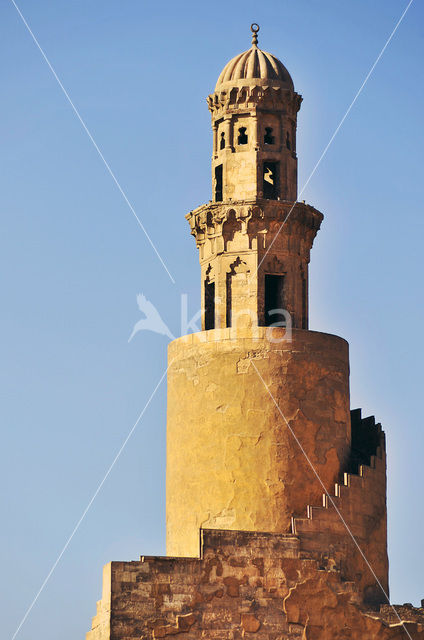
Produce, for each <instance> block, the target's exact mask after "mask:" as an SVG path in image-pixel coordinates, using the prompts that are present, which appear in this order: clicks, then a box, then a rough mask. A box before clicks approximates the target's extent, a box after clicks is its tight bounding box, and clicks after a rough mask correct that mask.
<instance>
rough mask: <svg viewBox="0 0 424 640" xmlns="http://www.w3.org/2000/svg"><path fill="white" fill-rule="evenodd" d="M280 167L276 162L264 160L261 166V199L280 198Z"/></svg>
mask: <svg viewBox="0 0 424 640" xmlns="http://www.w3.org/2000/svg"><path fill="white" fill-rule="evenodd" d="M279 173H280V165H279V163H278V162H269V161H268V160H266V161H265V162H264V165H263V185H262V191H263V197H264V198H266V199H267V200H277V198H278V197H279V196H280V184H279V183H280V181H279Z"/></svg>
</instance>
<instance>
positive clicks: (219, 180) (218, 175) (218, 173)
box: [215, 164, 222, 202]
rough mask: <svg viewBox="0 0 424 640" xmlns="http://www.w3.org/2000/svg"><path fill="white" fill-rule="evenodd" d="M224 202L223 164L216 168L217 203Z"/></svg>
mask: <svg viewBox="0 0 424 640" xmlns="http://www.w3.org/2000/svg"><path fill="white" fill-rule="evenodd" d="M221 201H222V164H219V165H218V166H217V167H215V202H221Z"/></svg>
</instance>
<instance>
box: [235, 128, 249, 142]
mask: <svg viewBox="0 0 424 640" xmlns="http://www.w3.org/2000/svg"><path fill="white" fill-rule="evenodd" d="M246 131H247V129H246V127H240V129H239V135H238V139H237V142H238V144H247V133H246Z"/></svg>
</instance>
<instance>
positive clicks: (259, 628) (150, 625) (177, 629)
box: [87, 531, 424, 640]
mask: <svg viewBox="0 0 424 640" xmlns="http://www.w3.org/2000/svg"><path fill="white" fill-rule="evenodd" d="M201 542H202V544H201V558H200V559H194V558H158V557H156V558H155V557H144V558H141V560H140V562H113V563H111V565H108V568H107V572H108V574H109V575H110V578H108V580H107V581H106V586H105V588H104V594H103V600H102V601H101V602H100V603H99V604H98V614H97V616H96V617H95V618H94V619H93V628H92V631H90V632H89V633H88V634H87V640H154V639H157V638H166V637H168V636H179V637H181V640H200V639H202V640H206V639H207V640H241V639H242V638H245V637H247V638H249V637H251V638H255V640H299V639H300V638H301V639H303V640H364V639H366V640H377V639H378V640H400V639H402V640H403V639H404V638H405V637H406V636H405V630H404V629H403V628H402V625H400V624H399V620H398V619H397V618H396V619H395V620H393V615H390V612H389V613H388V612H387V608H384V610H383V613H382V614H380V613H379V612H378V610H373V611H370V610H367V609H366V608H365V607H364V606H363V605H361V603H360V597H359V596H358V593H357V589H356V586H355V584H354V583H352V582H348V581H345V580H343V579H341V575H340V573H339V571H338V570H337V569H336V568H335V567H322V566H320V564H319V563H318V562H317V561H316V560H313V559H308V558H302V556H301V551H300V547H299V539H298V538H296V537H295V536H291V535H278V534H269V533H247V532H237V531H203V532H202V540H201ZM401 613H402V619H403V620H406V621H411V622H409V624H407V625H405V626H407V628H408V631H409V633H410V634H411V637H413V638H414V640H423V639H424V629H423V622H424V616H423V613H422V610H417V609H413V608H412V607H411V608H408V609H407V611H403V610H402V611H401Z"/></svg>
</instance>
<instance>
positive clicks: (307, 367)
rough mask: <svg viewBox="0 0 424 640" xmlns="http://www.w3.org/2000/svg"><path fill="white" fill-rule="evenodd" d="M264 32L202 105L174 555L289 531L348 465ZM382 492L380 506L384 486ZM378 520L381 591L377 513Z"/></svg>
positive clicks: (287, 84) (340, 377)
mask: <svg viewBox="0 0 424 640" xmlns="http://www.w3.org/2000/svg"><path fill="white" fill-rule="evenodd" d="M258 30H259V27H258V26H257V25H252V31H253V41H252V46H251V48H250V49H249V50H248V51H245V52H244V53H242V54H240V55H238V56H236V57H235V58H233V59H232V60H231V61H230V62H229V63H228V64H227V65H226V66H225V67H224V69H223V71H222V73H221V74H220V76H219V78H218V82H217V84H216V87H215V91H214V93H212V94H211V95H210V96H209V97H208V99H207V102H208V106H209V109H210V112H211V115H212V130H213V154H212V178H213V199H212V201H211V202H210V203H209V204H206V205H203V206H201V207H199V208H198V209H195V210H193V211H191V212H190V213H189V214H188V216H187V219H188V222H189V224H190V228H191V232H192V234H193V236H194V237H195V240H196V244H197V247H198V249H199V258H200V266H201V291H202V294H201V295H202V311H203V313H202V316H203V327H202V328H203V331H202V332H200V333H197V334H191V335H188V336H183V337H181V338H179V339H178V340H175V341H174V342H172V343H171V344H170V345H169V371H168V426H167V552H168V554H169V555H172V556H193V555H197V553H198V548H199V530H200V529H201V528H206V529H215V528H216V529H226V530H241V531H266V532H272V533H286V532H290V531H291V530H292V529H293V518H296V517H300V516H302V515H303V514H304V513H305V509H306V507H307V505H313V504H320V503H321V502H322V494H323V486H322V485H321V484H320V482H319V481H318V480H317V475H318V476H319V478H320V479H321V481H322V483H323V485H324V487H325V489H326V490H329V491H332V492H334V484H335V483H337V482H339V481H340V478H343V473H344V472H346V471H348V467H349V460H350V457H351V454H352V449H351V440H352V435H351V433H352V432H351V417H350V406H349V355H348V344H347V343H346V341H345V340H343V339H342V338H339V337H337V336H333V335H329V334H325V333H318V332H313V331H309V330H308V265H309V259H310V250H311V248H312V243H313V241H314V238H315V235H316V233H317V231H318V229H319V227H320V224H321V222H322V219H323V216H322V214H321V213H320V212H319V211H317V210H316V209H314V208H313V207H312V206H310V205H307V204H305V203H300V202H297V200H296V199H297V156H296V117H297V112H298V110H299V107H300V103H301V97H300V96H299V95H298V94H297V93H296V92H295V90H294V86H293V81H292V79H291V77H290V75H289V73H288V71H287V69H286V68H285V67H284V66H283V64H282V63H281V62H280V61H279V60H277V58H275V57H274V56H273V55H271V54H270V53H266V52H265V51H262V50H261V49H259V48H258V44H257V40H258V38H257V33H258ZM273 325H274V326H273ZM275 325H278V326H275ZM285 421H286V423H285ZM302 449H303V452H302ZM316 474H317V475H316ZM376 490H377V489H376ZM378 492H379V493H381V492H382V494H383V497H384V500H385V476H384V484H383V485H381V484H379V485H378ZM379 518H380V516H379ZM379 522H380V525H379V527H380V529H379V531H380V533H379V537H378V540H379V544H380V539H381V540H382V541H383V542H382V544H383V547H384V551H383V554H382V556H381V562H380V564H379V569H378V570H379V575H380V578H381V580H382V581H383V582H384V584H385V585H386V586H387V555H386V551H385V546H384V545H385V535H386V533H385V531H386V529H385V527H386V524H385V522H386V521H385V511H384V512H382V513H381V518H380V520H379ZM380 546H381V545H380ZM367 548H368V547H367ZM369 579H370V580H371V583H375V580H374V578H373V577H372V576H371V577H369ZM364 588H365V587H364Z"/></svg>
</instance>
